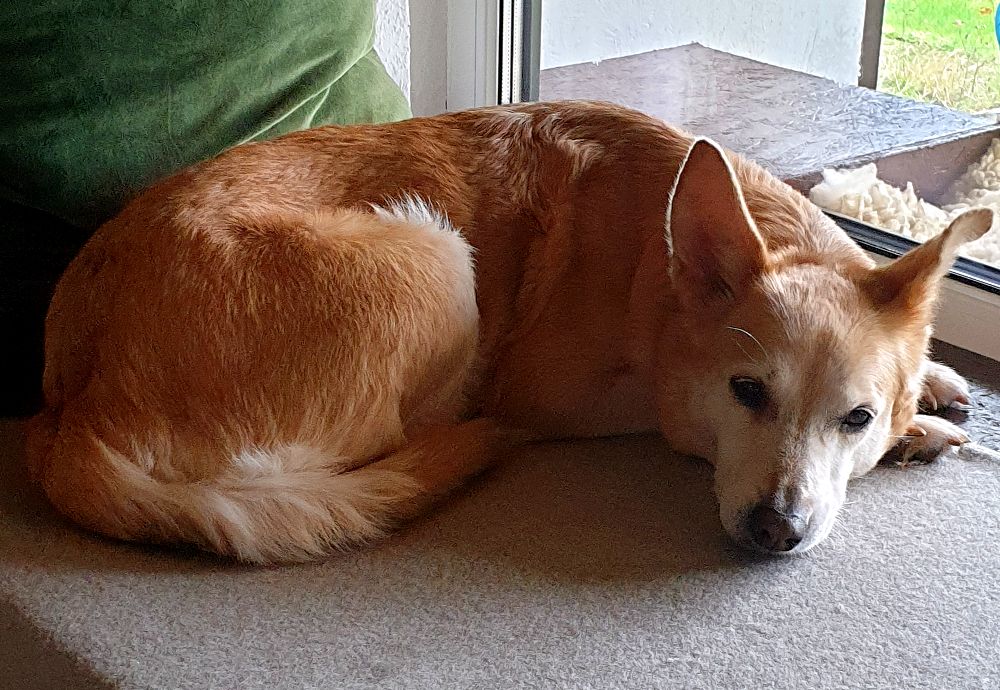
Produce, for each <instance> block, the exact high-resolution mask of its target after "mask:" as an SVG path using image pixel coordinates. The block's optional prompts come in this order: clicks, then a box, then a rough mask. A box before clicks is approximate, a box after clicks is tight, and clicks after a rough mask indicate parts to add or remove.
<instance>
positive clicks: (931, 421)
mask: <svg viewBox="0 0 1000 690" xmlns="http://www.w3.org/2000/svg"><path fill="white" fill-rule="evenodd" d="M968 442H969V437H968V436H967V435H966V434H965V432H964V431H962V430H961V429H959V428H958V427H957V426H955V425H954V424H952V423H951V422H949V421H947V420H945V419H941V418H940V417H931V416H928V415H922V414H918V415H916V416H915V417H914V418H913V422H912V423H911V424H910V426H909V427H907V429H906V434H905V436H903V437H902V439H901V441H900V444H899V445H898V446H897V448H896V449H895V451H896V452H891V453H890V458H891V459H893V461H894V462H895V464H896V465H898V466H900V467H908V466H910V465H916V464H920V465H923V464H926V463H929V462H933V461H934V460H937V459H938V458H939V457H940V456H941V455H943V454H944V453H945V452H947V450H948V449H949V448H951V447H953V446H961V445H962V444H965V443H968ZM897 453H899V455H898V458H894V457H893V456H895V455H896V454H897Z"/></svg>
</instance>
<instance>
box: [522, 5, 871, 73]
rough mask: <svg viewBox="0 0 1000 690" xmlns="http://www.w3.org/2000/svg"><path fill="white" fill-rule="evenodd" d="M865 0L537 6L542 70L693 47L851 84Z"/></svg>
mask: <svg viewBox="0 0 1000 690" xmlns="http://www.w3.org/2000/svg"><path fill="white" fill-rule="evenodd" d="M864 9H865V0H724V1H716V2H712V1H711V0H671V1H670V2H666V1H665V0H542V69H546V68H549V67H558V66H561V65H569V64H575V63H578V62H591V61H595V60H603V59H607V58H611V57H620V56H623V55H631V54H635V53H644V52H646V51H650V50H656V49H659V48H670V47H673V46H677V45H683V44H685V43H691V42H697V43H701V44H702V45H705V46H708V47H709V48H715V49H717V50H724V51H726V52H729V53H734V54H736V55H743V56H745V57H749V58H753V59H755V60H760V61H762V62H767V63H771V64H775V65H780V66H782V67H788V68H790V69H795V70H799V71H801V72H807V73H809V74H816V75H819V76H822V77H827V78H829V79H834V80H835V81H838V82H842V83H852V84H856V83H857V77H858V63H859V60H860V57H861V29H862V24H863V22H864Z"/></svg>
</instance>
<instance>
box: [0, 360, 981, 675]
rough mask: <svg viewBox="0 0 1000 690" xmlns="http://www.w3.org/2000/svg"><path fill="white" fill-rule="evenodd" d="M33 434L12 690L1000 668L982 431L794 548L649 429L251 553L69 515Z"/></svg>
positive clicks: (889, 478)
mask: <svg viewBox="0 0 1000 690" xmlns="http://www.w3.org/2000/svg"><path fill="white" fill-rule="evenodd" d="M939 354H940V355H941V356H942V358H943V359H946V360H949V361H952V362H955V359H954V358H955V357H958V358H961V357H962V356H964V355H963V353H961V352H960V351H958V352H957V354H956V353H955V352H941V350H939ZM972 362H973V364H974V363H975V362H976V360H975V358H973V360H972ZM981 363H982V364H984V366H985V370H984V372H980V373H982V374H983V375H982V376H981V377H980V378H979V379H977V380H979V381H981V382H980V383H977V384H976V386H977V394H979V395H980V400H981V401H982V400H983V398H982V392H983V391H986V392H989V391H990V390H991V388H990V386H994V385H996V383H997V381H996V379H993V380H992V381H993V382H992V383H991V381H990V375H991V372H993V374H992V375H994V376H995V375H996V371H995V366H996V365H995V363H994V364H990V363H988V362H981ZM960 364H961V363H960ZM963 366H964V367H966V368H965V369H964V371H965V373H967V374H971V375H973V378H976V376H975V374H976V371H975V370H974V368H972V369H970V368H968V367H969V366H970V364H969V362H965V363H964V365H963ZM960 368H962V367H961V366H960ZM992 390H993V391H994V392H996V391H998V390H1000V386H998V387H996V388H992ZM986 400H987V401H988V400H989V398H988V397H987V398H986ZM981 404H982V403H981ZM996 412H997V410H992V411H990V410H986V409H977V410H974V411H973V413H972V417H971V418H970V421H969V425H968V427H969V428H970V429H971V430H972V435H973V436H974V437H977V438H978V437H979V436H980V435H981V429H980V427H982V429H985V430H986V431H987V432H990V429H991V427H990V425H991V424H994V425H995V423H996V419H997V417H996V416H995V414H996ZM989 438H992V437H989ZM20 444H21V425H20V424H19V423H17V422H10V421H7V422H4V423H2V425H0V459H2V462H0V687H4V688H90V687H123V688H401V689H402V688H406V689H411V688H413V689H422V688H427V689H431V688H434V689H437V688H602V689H603V688H611V689H614V688H647V687H663V688H681V687H683V688H763V687H767V688H848V687H849V688H859V687H865V688H935V689H937V688H949V689H952V688H996V687H1000V661H998V659H1000V548H998V547H1000V455H998V454H997V453H995V452H993V451H991V450H988V449H986V448H984V447H982V446H977V445H973V446H969V447H966V449H964V450H963V451H962V454H961V455H960V456H952V457H948V458H946V459H944V460H943V461H941V462H939V463H937V464H934V465H931V466H926V467H910V468H907V469H900V468H895V467H881V468H878V469H877V470H876V471H875V472H874V473H872V474H871V475H869V476H868V477H866V478H864V479H862V480H860V481H858V482H857V483H855V484H854V485H853V487H852V492H851V495H850V497H849V500H850V503H849V505H848V506H846V508H845V511H844V513H843V517H842V520H841V521H840V524H839V526H838V528H837V529H836V530H835V532H834V534H833V535H832V536H831V537H830V539H829V540H828V541H827V542H825V543H824V544H823V545H821V546H820V547H819V548H817V549H816V550H814V551H813V552H811V553H810V554H808V555H806V556H804V557H800V558H793V559H783V560H768V559H759V558H755V557H752V556H748V555H747V554H745V553H743V552H740V551H736V550H734V549H732V548H731V547H730V545H729V544H728V542H727V541H726V539H725V537H724V535H723V533H722V531H721V528H720V527H719V524H718V518H717V516H716V507H715V504H714V501H713V499H712V495H711V471H710V468H708V467H707V466H706V465H704V464H702V463H699V462H697V461H693V460H689V459H685V458H681V457H677V456H674V455H671V454H670V453H669V452H668V451H667V450H666V449H665V448H664V447H663V446H662V444H660V443H659V442H658V441H656V440H655V439H643V438H633V439H614V440H605V441H597V442H587V443H574V444H562V445H555V444H554V445H546V446H539V447H536V448H534V449H531V450H530V451H527V452H525V453H523V454H521V455H520V456H518V457H515V458H511V460H510V461H509V462H508V463H507V464H506V465H505V466H503V467H502V468H500V469H499V470H497V471H496V472H494V473H492V474H490V475H489V476H487V477H485V478H483V479H482V480H481V481H479V482H477V483H476V484H475V486H473V487H472V489H471V490H469V491H467V492H465V493H463V494H461V495H459V496H457V497H455V499H454V500H452V501H451V502H450V503H448V504H446V505H445V506H443V507H442V508H441V509H439V510H438V511H436V512H435V513H434V514H432V515H430V516H429V517H427V518H425V519H423V520H421V521H419V522H418V523H416V524H415V525H413V526H411V527H410V528H409V529H407V530H406V531H404V532H403V533H402V534H400V535H398V536H396V537H395V538H393V539H391V540H390V541H388V542H386V543H384V544H381V545H378V546H376V547H373V548H370V549H368V550H365V551H361V552H357V553H351V554H345V555H342V556H338V557H335V558H332V559H330V560H329V561H327V562H325V563H320V564H315V565H308V566H299V567H284V568H268V569H251V568H240V567H234V566H229V565H226V564H223V563H220V562H217V561H215V560H213V559H210V558H207V557H203V556H199V555H195V554H178V553H174V552H165V551H158V550H155V549H147V548H138V547H132V546H125V545H121V544H114V543H110V542H107V541H104V540H101V539H97V538H94V537H91V536H89V535H86V534H84V533H82V532H79V531H77V530H76V529H75V528H73V527H71V526H70V525H68V524H66V523H64V522H63V521H61V520H60V519H59V518H58V517H56V516H54V515H53V514H52V513H51V511H50V510H49V509H48V507H47V506H46V504H45V503H44V501H43V500H42V499H41V498H40V497H39V495H38V494H37V492H36V491H35V490H34V489H32V488H29V487H28V486H27V485H26V482H25V477H24V474H23V470H22V469H21V462H20ZM994 447H995V446H994Z"/></svg>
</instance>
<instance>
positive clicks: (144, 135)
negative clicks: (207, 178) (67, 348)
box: [0, 0, 409, 228]
mask: <svg viewBox="0 0 1000 690" xmlns="http://www.w3.org/2000/svg"><path fill="white" fill-rule="evenodd" d="M373 17H374V0H211V1H206V0H157V1H156V2H135V1H133V0H103V1H102V0H10V1H9V2H2V3H0V74H2V75H3V76H2V83H3V87H2V88H0V198H3V199H6V200H8V201H13V202H16V203H20V204H25V205H28V206H31V207H33V208H37V209H41V210H44V211H47V212H50V213H53V214H55V215H57V216H59V217H61V218H63V219H65V220H67V221H69V222H71V223H73V224H75V225H77V226H80V227H84V228H88V227H90V228H92V227H94V226H96V225H98V224H99V223H101V222H103V221H104V220H106V219H107V218H108V217H109V216H111V215H113V214H114V213H115V212H116V211H117V210H118V209H119V208H120V207H121V206H122V205H123V204H124V202H125V201H127V200H128V199H129V198H130V197H132V196H133V195H134V194H135V193H136V192H137V191H139V190H141V189H142V188H143V187H146V186H148V185H149V184H150V183H152V182H153V181H155V180H157V179H159V178H161V177H163V176H165V175H168V174H170V173H171V172H173V171H175V170H177V169H179V168H181V167H184V166H186V165H189V164H191V163H194V162H197V161H199V160H202V159H204V158H207V157H209V156H212V155H214V154H216V153H218V152H220V151H222V150H224V149H226V148H228V147H230V146H233V145H235V144H239V143H242V142H245V141H250V140H254V139H260V138H269V137H274V136H277V135H279V134H283V133H285V132H289V131H292V130H295V129H301V128H304V127H309V126H317V125H322V124H330V123H341V124H349V123H354V122H360V121H389V120H396V119H401V118H404V117H408V116H409V111H408V107H407V104H406V101H405V98H404V97H403V95H402V93H401V92H400V91H399V89H398V88H397V87H396V85H395V84H394V83H393V82H392V80H391V79H390V78H389V76H388V75H387V74H386V72H385V69H384V67H383V66H382V64H381V63H380V62H379V60H378V57H377V56H376V55H375V53H374V51H373V50H372V40H373V35H374V31H373V26H374V24H373V22H374V18H373Z"/></svg>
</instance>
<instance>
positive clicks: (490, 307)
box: [29, 102, 989, 562]
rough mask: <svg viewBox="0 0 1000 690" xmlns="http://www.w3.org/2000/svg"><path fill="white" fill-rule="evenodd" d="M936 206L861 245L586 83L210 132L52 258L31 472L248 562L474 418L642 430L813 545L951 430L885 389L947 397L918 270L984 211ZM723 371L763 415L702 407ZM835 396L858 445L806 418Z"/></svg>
mask: <svg viewBox="0 0 1000 690" xmlns="http://www.w3.org/2000/svg"><path fill="white" fill-rule="evenodd" d="M682 165H683V167H684V173H683V174H681V175H679V174H678V173H679V171H680V170H681V168H682ZM671 192H673V200H672V203H670V204H669V209H668V202H669V201H670V198H671ZM668 213H669V216H668ZM964 218H965V220H964V221H963V220H962V219H960V220H959V221H956V225H959V226H960V227H959V228H958V230H950V231H949V233H950V235H949V234H948V233H946V238H945V239H944V240H941V241H940V242H937V243H929V245H928V246H927V247H925V248H923V249H919V250H916V251H915V252H913V254H912V255H910V256H908V257H906V258H904V259H901V260H900V261H898V262H896V263H895V264H894V265H892V266H890V267H889V268H885V269H875V268H873V265H872V263H871V261H870V260H869V259H868V258H867V257H866V256H865V255H864V253H863V252H861V251H860V250H859V249H858V248H857V247H856V246H855V245H854V244H853V242H851V241H850V240H849V239H848V238H847V237H846V235H844V233H843V232H842V231H840V230H839V229H838V228H837V226H836V225H835V224H833V223H832V222H830V221H829V220H828V219H827V218H826V217H825V216H824V215H823V214H822V213H821V212H820V211H819V210H818V209H817V208H816V207H815V206H813V205H812V204H811V203H809V202H808V201H807V200H806V199H804V198H803V197H802V196H800V195H799V194H797V193H795V192H794V191H793V190H791V189H790V188H788V187H787V186H785V185H784V184H782V183H780V182H779V181H777V180H776V179H774V178H773V177H772V176H771V175H769V174H768V173H766V172H764V171H763V170H762V169H761V168H759V167H758V166H756V165H754V164H753V163H750V162H747V161H744V160H742V159H740V158H739V157H736V156H729V157H728V162H727V160H726V158H725V157H723V154H722V153H721V151H719V150H718V149H717V148H716V147H714V146H713V145H712V144H710V143H708V142H705V141H700V142H698V143H697V144H695V139H694V138H693V137H691V136H690V135H688V134H686V133H684V132H681V131H679V130H677V129H674V128H671V127H669V126H666V125H664V124H663V123H661V122H659V121H656V120H654V119H652V118H649V117H646V116H644V115H641V114H639V113H636V112H633V111H629V110H626V109H623V108H618V107H615V106H610V105H607V104H598V103H583V102H564V103H557V104H533V105H523V106H515V107H502V108H489V109H480V110H473V111H468V112H462V113H455V114H447V115H442V116H439V117H434V118H426V119H414V120H410V121H406V122H401V123H397V124H390V125H382V126H357V127H346V128H342V127H324V128H319V129H314V130H309V131H304V132H299V133H295V134H291V135H288V136H285V137H282V138H281V139H278V140H276V141H273V142H267V143H257V144H250V145H246V146H241V147H238V148H235V149H233V150H230V151H228V152H226V153H224V154H222V155H220V156H219V157H217V158H215V159H214V160H211V161H207V162H205V163H201V164H199V165H196V166H194V167H192V168H189V169H187V170H184V171H182V172H180V173H178V174H176V175H175V176H173V177H171V178H169V179H167V180H165V181H163V182H161V183H159V184H157V185H155V186H154V187H152V188H151V189H149V190H147V191H146V192H145V193H144V194H142V195H141V196H140V197H139V198H138V199H136V200H135V201H134V202H133V203H131V204H130V205H129V206H128V207H127V208H126V209H125V210H124V211H123V212H122V213H121V214H120V215H119V216H118V217H116V218H115V219H113V220H112V221H110V222H109V223H107V224H106V225H104V226H103V227H102V228H101V229H100V230H98V231H97V233H96V234H95V235H94V237H93V238H92V239H91V241H90V242H89V243H88V244H87V246H86V247H85V248H84V250H83V251H82V252H81V254H80V255H79V256H78V257H77V258H76V260H75V261H74V262H73V263H72V265H71V266H70V267H69V269H68V270H67V272H66V274H65V275H64V276H63V278H62V280H61V282H60V284H59V286H58V289H57V291H56V294H55V297H54V299H53V302H52V306H51V310H50V313H49V317H48V321H47V336H46V369H45V378H44V389H45V396H46V408H45V410H44V411H43V412H42V413H41V414H40V415H38V417H37V418H36V419H35V420H34V423H33V425H32V434H31V439H30V444H29V445H30V447H29V461H30V465H31V469H32V471H33V475H34V476H35V477H36V478H37V479H38V481H40V482H41V484H42V486H43V487H44V490H45V492H46V493H47V495H48V496H49V498H50V499H51V501H52V503H53V504H54V505H55V506H56V507H57V508H58V509H59V510H60V511H62V512H63V513H64V514H66V515H67V516H69V517H70V518H72V519H73V520H75V521H77V522H78V523H80V524H81V525H83V526H85V527H87V528H89V529H92V530H95V531H97V532H100V533H102V534H106V535H109V536H112V537H117V538H121V539H128V540H143V541H156V542H187V543H193V544H196V545H198V546H200V547H202V548H205V549H208V550H211V551H215V552H217V553H220V554H226V555H230V556H233V557H236V558H239V559H242V560H245V561H250V562H272V561H284V560H302V559H308V558H313V557H317V556H320V555H322V554H324V553H327V552H329V551H330V550H331V549H335V548H339V547H343V546H347V545H350V544H353V543H355V542H360V541H365V540H369V539H372V538H374V537H377V536H379V535H380V534H382V533H383V532H384V531H385V529H387V528H388V527H390V526H391V525H393V524H394V523H396V522H398V521H399V520H400V519H404V518H407V517H410V516H412V515H414V514H416V513H418V512H419V511H420V510H422V509H423V508H424V507H425V506H426V505H427V504H428V503H429V502H430V501H432V500H433V499H435V498H437V497H439V496H440V495H442V494H444V493H446V492H447V491H449V490H451V489H453V488H455V487H456V486H458V485H459V484H461V483H462V482H463V481H464V480H465V479H467V478H468V477H470V476H471V475H473V474H475V473H477V472H480V471H481V470H483V469H484V468H485V467H487V466H488V465H489V463H490V462H492V461H493V460H494V459H495V457H496V456H497V455H498V452H500V449H502V448H503V447H504V444H505V443H507V442H509V441H510V438H511V437H512V434H510V433H508V432H507V431H504V430H515V429H516V430H523V431H525V432H527V434H528V435H530V436H531V437H534V438H566V437H581V436H596V435H606V434H620V433H629V432H642V431H649V430H654V429H660V430H661V431H662V432H663V433H664V434H665V436H666V438H667V439H668V440H669V441H670V442H671V443H672V444H673V445H674V446H675V447H676V448H677V449H678V450H680V451H683V452H688V453H693V454H696V455H701V456H704V457H706V458H708V459H709V460H711V461H713V462H714V463H715V464H716V467H717V481H716V485H717V492H718V494H719V500H720V508H721V516H722V519H723V522H724V524H725V525H726V527H727V529H728V530H729V531H730V532H731V533H732V534H733V536H734V537H736V538H737V539H743V540H746V535H747V529H748V528H747V525H746V520H747V517H746V516H747V511H748V509H749V508H751V507H752V506H753V505H754V504H755V502H759V501H761V500H763V499H764V498H768V500H771V502H772V504H774V505H779V504H780V507H782V509H787V510H789V511H790V510H791V507H790V506H793V504H794V506H796V510H799V508H800V507H801V506H800V504H801V505H808V506H809V508H808V510H809V511H814V510H815V513H816V516H817V517H816V518H815V520H816V522H815V523H814V524H815V527H814V528H810V529H811V530H812V531H811V532H810V535H809V537H808V539H806V541H810V540H811V541H812V543H815V542H817V541H819V540H820V539H822V538H823V537H824V536H825V533H826V532H828V531H829V527H830V526H832V520H833V517H834V515H835V513H836V509H837V508H839V504H840V502H842V493H843V489H842V485H846V481H847V477H848V476H850V475H851V474H855V475H856V474H861V473H863V472H864V471H867V469H870V467H871V466H872V465H873V464H874V463H875V461H877V459H878V458H879V457H880V456H881V455H882V454H883V453H884V452H885V451H886V450H887V449H888V448H890V447H891V446H893V445H895V444H896V442H897V441H898V437H902V436H912V435H914V434H918V433H920V432H921V431H924V430H926V431H928V432H929V433H927V434H926V435H925V436H923V437H921V438H920V439H916V440H914V441H912V442H911V443H912V444H913V445H912V447H911V450H913V451H914V452H923V453H928V454H931V455H933V454H936V453H938V452H940V451H941V450H942V448H943V447H944V446H945V445H946V444H947V443H949V442H950V443H957V442H960V441H961V435H960V432H958V431H957V429H955V428H953V427H951V426H950V425H947V423H943V422H940V423H939V421H938V420H933V419H930V418H926V417H923V416H915V414H916V411H917V410H916V403H917V397H918V396H919V395H920V389H921V381H922V380H923V379H926V381H927V382H928V383H927V384H926V385H925V386H924V387H925V388H927V389H928V390H931V389H933V390H934V391H935V392H934V395H935V396H936V398H937V399H938V400H939V401H940V402H941V403H942V404H948V403H949V402H952V401H953V400H956V399H959V400H961V398H962V396H963V392H962V382H961V380H960V379H957V377H955V375H954V374H953V373H952V372H950V371H949V370H947V369H945V368H943V367H938V366H937V365H931V364H928V363H926V362H925V351H926V347H927V342H928V336H929V332H930V331H929V323H930V318H931V305H932V303H933V300H934V296H935V293H936V288H935V285H936V282H937V280H938V279H939V278H940V276H941V275H942V274H943V272H944V270H945V269H946V268H947V266H948V265H949V264H950V262H951V260H952V258H953V255H954V247H955V246H957V244H959V243H960V242H961V241H966V240H968V239H970V238H971V237H972V236H974V235H976V233H978V234H982V232H984V231H985V228H988V226H989V222H988V218H987V219H985V220H984V216H982V214H979V215H976V214H972V215H971V216H967V217H964ZM970 218H971V220H970ZM962 223H964V225H962ZM984 223H985V227H983V225H984ZM665 228H666V229H665ZM948 237H951V239H950V240H949V239H947V238H948ZM737 375H747V376H750V375H752V376H756V377H759V378H760V381H762V382H763V383H764V384H766V385H767V387H768V391H769V395H771V393H773V395H771V397H769V402H768V407H767V409H763V408H762V409H760V410H756V411H753V412H751V411H748V410H744V409H742V408H740V407H739V405H737V404H736V403H735V402H734V401H733V397H732V393H731V391H730V390H729V386H730V385H731V381H732V377H734V376H737ZM861 402H865V403H866V404H870V405H871V406H873V407H877V408H879V409H878V410H877V415H876V421H875V422H873V423H872V426H871V429H870V430H869V431H868V432H867V433H866V434H865V438H864V439H863V440H861V441H857V440H852V439H847V437H844V438H843V439H842V438H840V437H839V436H836V437H834V436H832V435H831V433H832V432H829V430H828V429H826V427H823V425H822V424H821V423H819V422H818V421H817V420H823V421H824V423H825V420H827V419H828V418H829V416H830V415H831V414H833V413H835V414H837V415H842V414H843V413H844V412H845V411H846V410H850V409H851V406H853V405H856V404H860V403H861ZM834 404H837V405H840V407H837V408H836V409H834V408H833V407H831V406H832V405H834ZM827 408H829V409H827ZM824 434H825V435H824ZM852 443H853V444H854V445H850V444H852ZM831 449H832V450H831ZM774 501H778V503H774ZM803 510H805V509H804V508H803ZM821 522H822V524H820V523H821ZM811 545H812V544H811V543H803V545H802V549H801V550H804V549H805V548H808V547H809V546H811Z"/></svg>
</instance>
